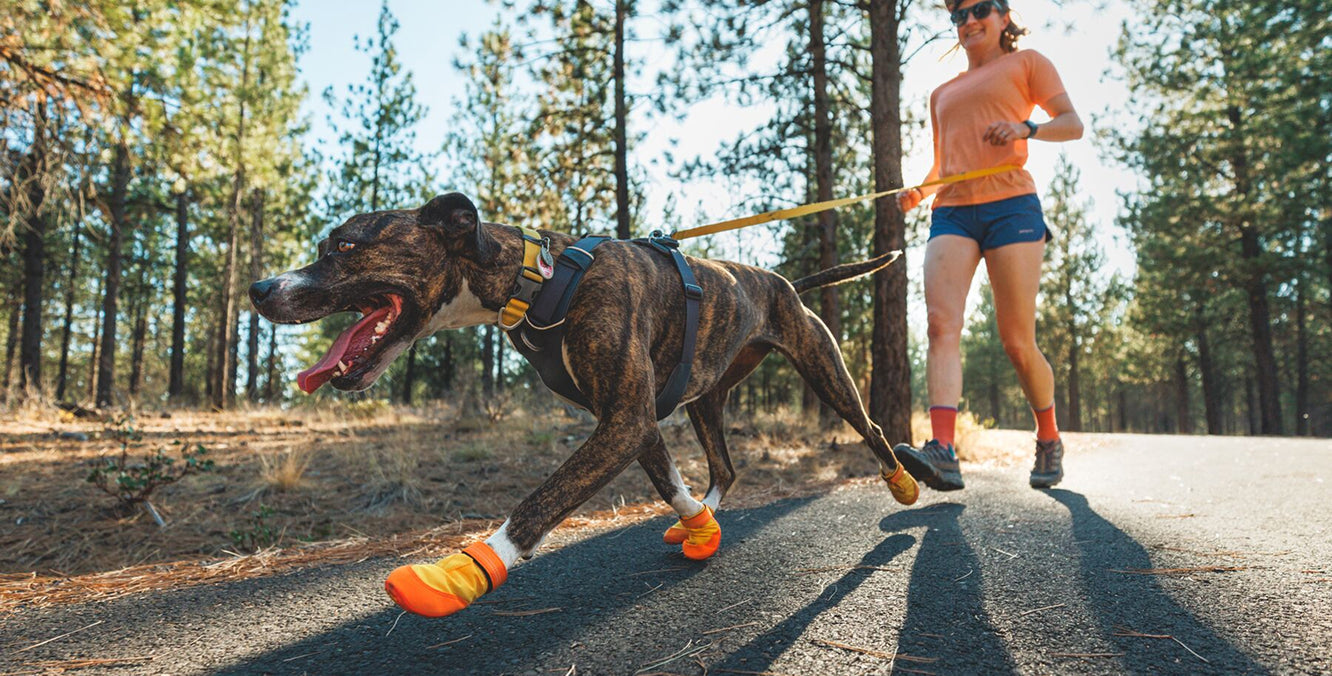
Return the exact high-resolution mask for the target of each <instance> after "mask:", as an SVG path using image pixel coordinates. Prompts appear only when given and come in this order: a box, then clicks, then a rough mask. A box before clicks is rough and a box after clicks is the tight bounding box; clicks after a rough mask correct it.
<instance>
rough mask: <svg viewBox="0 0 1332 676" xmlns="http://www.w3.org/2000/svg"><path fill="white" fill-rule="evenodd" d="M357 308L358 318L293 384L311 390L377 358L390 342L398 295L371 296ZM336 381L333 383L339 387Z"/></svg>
mask: <svg viewBox="0 0 1332 676" xmlns="http://www.w3.org/2000/svg"><path fill="white" fill-rule="evenodd" d="M357 309H358V310H360V312H361V314H362V315H363V316H362V317H361V319H360V320H358V321H357V322H356V323H355V324H353V325H352V326H351V328H349V329H347V330H346V331H343V332H342V335H340V336H338V337H337V339H336V340H334V341H333V345H332V346H331V347H329V348H328V352H327V353H325V354H324V358H323V359H320V360H319V363H317V364H315V365H314V366H311V367H310V368H308V369H306V370H304V371H301V372H300V374H299V375H297V376H296V384H297V385H298V386H300V388H301V390H303V391H304V392H305V393H306V394H311V393H313V392H314V391H315V390H317V389H319V388H320V387H321V386H323V384H324V383H326V382H328V381H330V380H332V379H334V378H346V377H349V376H354V375H356V374H358V373H363V372H365V371H368V370H370V369H373V368H374V366H375V364H376V363H377V361H378V360H377V359H376V358H375V357H376V354H377V353H378V352H379V351H380V350H381V349H382V348H383V347H384V346H385V345H387V344H388V343H390V342H392V341H390V340H385V339H386V337H387V336H388V335H389V332H390V331H392V330H393V326H394V322H396V321H397V320H398V318H399V317H401V316H402V297H401V296H398V295H397V294H392V293H386V294H384V295H382V296H375V297H373V298H370V299H368V300H367V301H365V302H364V303H363V304H361V305H359V306H358V307H357ZM341 382H342V381H339V383H341ZM339 383H334V385H335V386H338V387H339V389H343V388H342V387H341V386H340V385H339Z"/></svg>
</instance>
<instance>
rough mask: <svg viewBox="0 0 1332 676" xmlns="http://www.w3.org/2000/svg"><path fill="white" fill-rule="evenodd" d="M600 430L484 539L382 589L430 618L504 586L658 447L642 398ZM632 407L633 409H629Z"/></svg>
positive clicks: (396, 575) (409, 570) (404, 571)
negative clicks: (550, 537)
mask: <svg viewBox="0 0 1332 676" xmlns="http://www.w3.org/2000/svg"><path fill="white" fill-rule="evenodd" d="M642 399H643V405H642V406H641V409H642V410H639V409H640V407H637V406H631V407H626V409H625V410H621V411H620V412H618V413H615V414H612V415H611V416H609V417H607V418H606V419H604V420H603V422H602V423H601V424H600V425H598V426H597V429H596V430H595V431H594V432H593V433H592V436H590V437H588V440H587V442H586V443H584V444H583V445H582V447H580V448H579V449H578V450H577V451H575V452H574V454H573V455H572V456H570V457H569V459H568V460H566V461H565V462H564V464H563V465H560V467H559V469H557V470H555V472H554V473H553V474H551V475H550V477H549V478H548V479H546V481H545V483H543V484H541V486H540V487H539V488H537V489H536V491H534V492H533V493H532V494H531V495H529V496H527V498H526V499H524V500H523V501H522V502H521V503H520V504H519V505H518V507H517V508H516V509H515V510H514V511H513V514H512V515H510V517H509V519H508V520H506V521H505V522H504V524H503V525H502V526H501V527H500V529H499V530H498V531H496V532H495V533H494V534H493V535H491V537H490V538H488V539H487V540H486V541H485V542H478V543H476V544H473V545H471V546H470V547H467V548H466V549H464V550H463V551H462V553H459V554H454V555H452V556H449V557H446V558H444V559H441V560H440V561H438V562H437V563H434V564H421V565H411V566H402V567H401V568H398V569H397V570H395V571H393V573H392V574H391V575H389V578H388V580H387V581H386V582H385V589H386V590H387V591H388V593H389V596H391V597H392V598H393V600H394V602H396V603H397V604H398V605H399V606H401V607H402V608H403V609H404V610H408V611H411V612H413V613H416V614H418V615H424V616H427V617H443V616H445V615H451V614H453V613H455V612H458V611H459V610H462V609H463V608H465V607H467V606H468V605H469V604H471V603H472V602H473V601H475V600H476V599H477V598H479V597H480V596H481V595H482V594H485V593H487V592H489V591H492V590H494V589H495V588H497V587H499V586H500V585H501V584H503V583H504V580H505V579H506V578H507V577H508V570H509V569H510V568H512V567H513V565H514V563H516V562H517V560H518V559H519V558H526V557H530V556H531V555H532V554H533V553H534V552H535V551H536V548H537V546H538V545H540V544H541V540H542V539H543V538H544V537H545V536H546V533H548V532H550V530H551V529H553V528H554V527H555V526H556V525H558V524H559V523H560V521H563V520H564V518H565V517H566V516H568V515H569V513H570V512H572V511H573V510H574V509H576V508H577V507H578V506H579V505H581V504H583V503H584V502H587V500H588V499H589V498H591V497H592V496H593V495H594V494H596V492H597V491H598V490H600V489H601V488H602V487H603V486H605V485H606V484H607V483H609V482H610V480H611V479H613V478H615V476H616V475H618V474H619V473H620V472H621V471H623V470H624V468H625V466H627V465H628V464H629V463H631V462H633V461H634V459H635V458H637V457H638V456H639V455H640V454H642V453H643V452H644V451H645V450H646V449H648V448H650V447H651V446H653V445H654V444H657V445H660V444H661V433H660V432H659V431H658V429H657V424H656V422H655V420H654V419H653V416H652V409H651V404H650V400H649V399H648V398H647V397H646V396H645V397H643V398H642ZM631 410H632V412H631Z"/></svg>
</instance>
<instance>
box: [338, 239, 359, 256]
mask: <svg viewBox="0 0 1332 676" xmlns="http://www.w3.org/2000/svg"><path fill="white" fill-rule="evenodd" d="M355 248H356V242H348V241H346V240H338V253H347V252H348V251H351V250H352V249H355Z"/></svg>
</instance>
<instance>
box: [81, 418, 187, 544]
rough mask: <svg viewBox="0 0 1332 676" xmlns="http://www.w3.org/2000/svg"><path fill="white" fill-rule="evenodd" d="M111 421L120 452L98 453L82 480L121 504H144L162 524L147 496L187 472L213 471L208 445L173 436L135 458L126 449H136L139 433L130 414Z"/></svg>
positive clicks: (175, 480)
mask: <svg viewBox="0 0 1332 676" xmlns="http://www.w3.org/2000/svg"><path fill="white" fill-rule="evenodd" d="M114 423H115V425H116V426H115V429H113V430H111V431H110V434H111V436H112V438H114V439H115V440H116V441H117V442H118V443H119V444H120V454H119V455H113V456H102V457H101V458H98V459H97V460H96V461H94V466H93V468H92V471H90V472H89V473H88V478H87V479H86V481H87V482H88V483H90V484H95V485H96V486H97V487H98V488H100V489H102V491H103V492H105V493H106V494H108V495H110V496H112V497H114V498H116V500H118V501H119V502H120V504H121V505H122V506H123V507H133V506H135V505H139V504H142V505H144V507H145V508H146V509H147V510H148V512H149V514H151V515H152V517H153V519H154V520H156V521H157V523H158V525H164V524H163V521H162V517H161V516H160V515H159V514H158V513H157V510H156V509H154V508H153V506H152V503H150V502H148V498H149V497H150V496H151V495H152V493H153V491H155V490H157V489H158V488H159V487H161V486H165V485H167V484H172V483H175V482H177V481H180V480H181V479H183V478H185V477H186V476H188V475H190V474H195V473H202V472H211V471H213V461H212V460H210V459H207V458H206V457H205V456H207V455H208V449H207V448H204V445H203V444H194V445H193V446H192V447H191V445H190V444H187V443H185V442H183V441H179V440H177V441H173V442H171V444H169V445H167V446H159V447H158V448H157V449H156V450H155V451H153V452H152V453H150V454H148V455H147V456H145V457H144V458H142V460H141V461H139V462H136V461H135V460H137V459H136V458H131V456H130V451H131V450H132V449H133V450H137V448H138V446H139V442H141V441H143V436H142V435H141V434H140V433H139V430H138V429H137V428H136V427H135V426H134V418H133V417H132V416H122V417H120V418H117V419H116V420H115V421H114ZM170 447H176V448H177V449H178V453H179V455H180V459H179V464H178V463H177V459H176V458H174V457H172V456H171V455H169V454H168V453H167V449H168V448H170Z"/></svg>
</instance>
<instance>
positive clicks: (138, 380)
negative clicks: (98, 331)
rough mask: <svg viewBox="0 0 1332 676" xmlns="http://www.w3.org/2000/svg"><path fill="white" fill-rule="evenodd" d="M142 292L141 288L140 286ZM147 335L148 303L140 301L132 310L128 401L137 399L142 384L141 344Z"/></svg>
mask: <svg viewBox="0 0 1332 676" xmlns="http://www.w3.org/2000/svg"><path fill="white" fill-rule="evenodd" d="M140 289H141V290H142V289H143V287H142V286H141V287H140ZM147 334H148V301H147V299H141V300H139V301H138V302H137V303H136V306H135V308H134V334H133V338H132V342H131V345H132V348H131V351H130V354H131V357H130V381H129V395H130V399H132V400H135V401H137V400H138V399H139V389H140V387H139V386H140V385H142V384H143V343H144V338H145V337H146V336H147Z"/></svg>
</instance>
